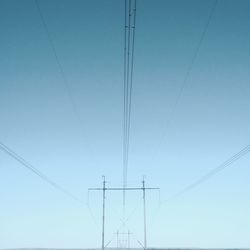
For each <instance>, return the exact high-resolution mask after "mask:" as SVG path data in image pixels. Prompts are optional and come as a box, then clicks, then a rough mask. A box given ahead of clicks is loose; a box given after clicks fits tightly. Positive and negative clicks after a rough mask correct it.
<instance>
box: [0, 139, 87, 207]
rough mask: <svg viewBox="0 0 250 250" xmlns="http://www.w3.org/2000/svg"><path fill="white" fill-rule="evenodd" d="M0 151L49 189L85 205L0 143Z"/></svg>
mask: <svg viewBox="0 0 250 250" xmlns="http://www.w3.org/2000/svg"><path fill="white" fill-rule="evenodd" d="M0 149H1V150H2V151H3V152H5V153H6V154H8V155H9V156H10V157H12V158H13V159H15V160H16V161H18V162H19V163H20V164H21V165H22V166H24V167H25V168H26V169H28V170H29V171H30V172H32V173H33V174H35V175H37V176H38V177H39V178H40V179H41V180H43V181H44V182H46V183H47V184H49V185H50V186H51V187H53V188H55V189H56V190H58V191H60V192H61V193H63V194H65V195H66V196H68V197H70V198H71V199H73V200H74V201H77V202H80V203H83V204H84V205H86V204H85V203H84V202H83V201H82V200H80V199H79V198H78V197H76V196H75V195H73V194H72V193H71V192H69V191H68V190H67V189H65V188H64V187H62V186H61V185H59V184H58V183H56V182H55V181H53V180H52V179H51V178H49V177H48V176H46V175H45V174H43V173H42V172H41V171H40V170H38V169H37V168H36V167H34V166H33V165H32V164H30V163H29V162H28V161H26V160H25V159H24V158H23V157H21V156H20V155H18V154H17V153H15V152H14V151H13V150H12V149H10V148H9V147H7V146H6V145H5V144H4V143H2V142H0Z"/></svg>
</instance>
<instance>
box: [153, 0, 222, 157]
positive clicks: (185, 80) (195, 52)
mask: <svg viewBox="0 0 250 250" xmlns="http://www.w3.org/2000/svg"><path fill="white" fill-rule="evenodd" d="M218 1H219V0H214V2H213V4H212V7H211V9H210V12H209V15H208V19H207V21H206V23H205V26H204V28H203V31H202V33H201V36H200V39H199V41H198V43H197V45H196V47H195V50H194V54H193V56H192V58H191V61H190V63H189V65H188V67H187V71H186V73H185V75H184V79H183V81H182V83H181V86H180V89H179V91H178V94H177V97H176V99H175V102H174V104H173V106H172V109H171V111H170V114H169V119H168V121H167V123H168V124H167V125H168V126H170V124H171V123H172V122H173V120H174V117H175V113H176V110H177V107H178V106H179V103H180V100H181V98H182V96H183V92H184V89H185V87H186V85H187V83H188V79H189V77H190V74H191V72H192V70H193V66H194V64H195V62H196V60H197V57H198V54H199V52H200V49H201V45H202V43H203V41H204V39H205V36H206V34H207V31H208V27H209V25H210V23H211V20H212V18H213V15H214V12H215V10H216V7H217V5H218ZM165 137H166V132H165V133H163V135H162V138H161V141H160V144H162V143H163V141H164V139H165ZM158 151H159V147H158V150H157V152H156V155H157V154H158Z"/></svg>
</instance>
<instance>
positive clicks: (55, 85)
mask: <svg viewBox="0 0 250 250" xmlns="http://www.w3.org/2000/svg"><path fill="white" fill-rule="evenodd" d="M39 3H40V7H41V10H42V12H43V14H44V18H45V21H46V23H47V27H48V30H49V31H50V34H51V38H52V40H53V42H54V45H55V48H56V51H57V54H58V58H59V61H60V63H61V65H62V67H63V69H64V72H65V75H66V77H67V79H68V82H69V87H70V93H71V96H72V99H73V100H74V103H75V109H74V108H73V106H72V102H71V101H70V99H69V95H68V92H67V89H66V88H65V85H64V83H63V80H62V76H61V74H60V71H59V68H58V65H57V63H56V60H55V56H54V54H53V51H52V48H51V46H50V43H49V40H48V37H47V34H46V32H45V29H44V27H43V25H42V22H41V18H40V16H39V13H38V10H37V7H36V5H35V2H34V1H33V0H22V1H18V0H1V1H0V31H1V38H0V45H1V46H0V55H1V56H0V114H1V122H0V141H2V142H4V143H5V144H6V145H8V146H9V147H10V148H12V149H13V150H14V151H15V152H17V153H18V154H20V155H21V156H22V157H24V158H25V159H26V160H28V161H29V162H30V163H32V164H33V165H35V166H36V167H37V168H39V169H40V170H41V171H42V172H44V173H45V174H47V175H48V176H50V177H51V178H52V179H53V180H55V181H56V182H58V183H60V184H61V185H62V186H64V187H66V188H67V189H69V190H71V191H72V192H73V193H75V194H76V195H77V196H80V197H82V199H84V200H87V188H88V187H92V186H99V185H101V175H102V174H105V175H106V178H107V180H108V181H109V183H108V185H110V186H111V185H117V186H118V185H120V184H121V181H122V124H123V24H124V23H123V21H124V19H123V18H124V16H123V14H124V10H123V7H124V2H123V1H120V0H113V1H111V0H107V1H94V0H89V1H76V0H74V1H72V0H67V1H66V0H65V1H63V0H61V1H59V0H53V1H48V0H43V1H39ZM213 3H214V2H213V1H198V0H196V1H193V0H190V1H178V0H172V1H167V0H166V1H163V0H162V1H160V0H157V1H156V0H138V8H137V27H136V29H137V30H136V44H135V71H134V89H133V100H132V117H131V147H130V160H129V169H128V181H129V184H131V185H141V184H140V181H141V178H142V175H146V176H147V177H146V180H147V183H148V185H152V186H158V187H160V188H161V197H162V199H166V198H167V197H169V196H171V195H172V194H174V193H176V192H177V191H179V190H180V189H182V188H184V187H185V186H186V185H188V184H190V183H191V182H193V181H195V180H196V179H197V178H199V177H200V176H202V175H203V174H205V173H207V172H208V171H209V170H211V169H212V168H214V167H216V166H217V165H219V164H220V163H222V162H223V161H224V160H226V159H227V158H229V157H230V156H232V155H233V154H235V153H237V152H238V151H239V150H241V149H242V148H243V147H245V146H246V145H248V144H249V136H250V115H249V113H250V84H249V83H250V70H249V67H250V60H249V59H250V14H249V13H250V1H242V0H233V1H231V0H219V2H218V5H217V7H216V9H215V12H214V14H213V17H212V19H211V22H210V24H209V26H208V29H207V32H206V35H205V37H204V39H203V42H202V44H201V47H200V50H199V53H198V55H197V58H196V60H195V62H194V65H193V68H192V70H191V72H190V74H189V77H188V79H187V84H186V85H185V89H184V91H183V95H182V98H181V99H180V102H179V105H178V106H177V109H176V112H175V114H174V116H172V115H171V110H172V108H173V105H174V103H175V101H176V98H177V96H178V93H179V90H180V87H181V85H182V83H183V80H184V78H185V75H186V72H187V69H188V67H189V65H190V62H191V60H192V57H193V55H194V53H195V49H196V47H197V44H198V41H199V40H200V37H201V35H202V32H203V30H204V26H205V25H206V22H207V19H208V16H209V13H210V10H211V7H212V5H213ZM169 120H170V121H171V123H170V125H169V122H168V121H169ZM249 161H250V155H247V156H245V157H244V158H242V159H240V160H239V161H237V162H236V163H235V164H234V165H232V167H230V168H228V169H226V170H225V171H223V172H221V173H220V174H218V175H217V176H215V177H214V178H212V179H210V180H209V181H207V182H206V183H204V184H202V185H200V186H199V187H197V188H196V189H194V190H192V191H190V192H189V193H186V194H185V195H183V196H182V197H179V199H177V200H175V201H173V202H170V203H165V205H164V206H163V207H161V209H160V210H157V208H158V194H157V193H153V192H151V193H150V194H148V197H147V198H148V221H149V222H148V223H149V228H148V243H149V245H150V246H155V247H156V246H158V247H232V248H233V247H250V237H249V226H250V217H249V210H250V199H249V190H250V189H249V176H250V169H249ZM0 171H1V174H0V183H1V189H0V197H1V213H0V248H11V247H99V246H100V243H101V234H100V233H101V232H100V229H101V224H100V223H101V194H100V193H91V195H90V206H91V208H92V210H93V215H94V217H95V219H96V224H95V223H94V221H93V218H92V217H91V216H90V213H89V211H88V209H87V208H86V207H85V206H82V205H81V204H78V203H75V202H74V201H72V200H71V199H69V198H68V197H66V196H64V195H63V194H61V193H60V192H58V191H57V190H54V189H53V188H51V187H50V186H49V185H47V184H46V183H44V182H43V181H41V180H40V179H39V178H38V177H36V176H35V175H33V174H32V173H30V172H29V171H27V170H26V169H24V168H23V167H22V166H20V164H19V163H18V162H16V161H15V160H13V159H12V158H10V157H9V156H8V155H6V154H5V153H3V152H0ZM141 203H142V200H141V194H140V193H131V194H130V195H129V196H128V207H127V214H128V215H129V214H130V211H133V209H134V208H135V207H137V208H138V209H137V210H136V211H135V213H134V214H133V215H132V217H131V219H130V220H129V221H128V227H129V228H130V229H131V231H133V233H134V236H133V237H134V238H137V239H139V240H140V241H142V240H143V234H142V229H143V228H142V204H141ZM121 205H122V197H121V195H120V194H114V193H110V194H108V195H107V239H106V240H107V241H108V240H109V239H110V238H112V237H113V232H115V231H116V229H117V227H119V225H120V220H119V218H120V217H121ZM157 211H158V212H157ZM134 238H133V239H132V243H131V244H132V245H133V246H137V244H136V241H135V240H134ZM111 246H116V242H115V241H114V242H112V243H111Z"/></svg>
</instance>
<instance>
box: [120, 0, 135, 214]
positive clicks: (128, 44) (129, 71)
mask: <svg viewBox="0 0 250 250" xmlns="http://www.w3.org/2000/svg"><path fill="white" fill-rule="evenodd" d="M124 7H125V18H124V22H125V24H124V98H123V102H124V110H123V112H124V118H123V187H124V188H125V187H126V186H127V170H128V154H129V138H130V121H131V101H132V89H133V68H134V46H135V24H136V0H125V6H124ZM125 192H126V191H125V189H124V191H123V210H124V213H125Z"/></svg>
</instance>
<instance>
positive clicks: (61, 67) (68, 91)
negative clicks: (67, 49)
mask: <svg viewBox="0 0 250 250" xmlns="http://www.w3.org/2000/svg"><path fill="white" fill-rule="evenodd" d="M34 1H35V4H36V7H37V10H38V13H39V16H40V19H41V21H42V25H43V27H44V30H45V32H46V35H47V38H48V41H49V44H50V47H51V50H52V52H53V55H54V57H55V60H56V63H57V66H58V69H59V73H60V74H61V76H62V79H63V83H64V86H65V88H66V90H67V94H68V97H69V100H70V102H71V104H72V107H73V109H74V112H75V111H76V104H75V101H74V99H73V97H72V94H71V90H70V87H69V82H68V79H67V77H66V73H65V71H64V69H63V66H62V64H61V62H60V60H59V57H58V54H57V50H56V46H55V43H54V41H53V39H52V36H51V33H50V31H49V28H48V25H47V23H46V21H45V17H44V15H43V12H42V9H41V7H40V5H39V1H38V0H34Z"/></svg>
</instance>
